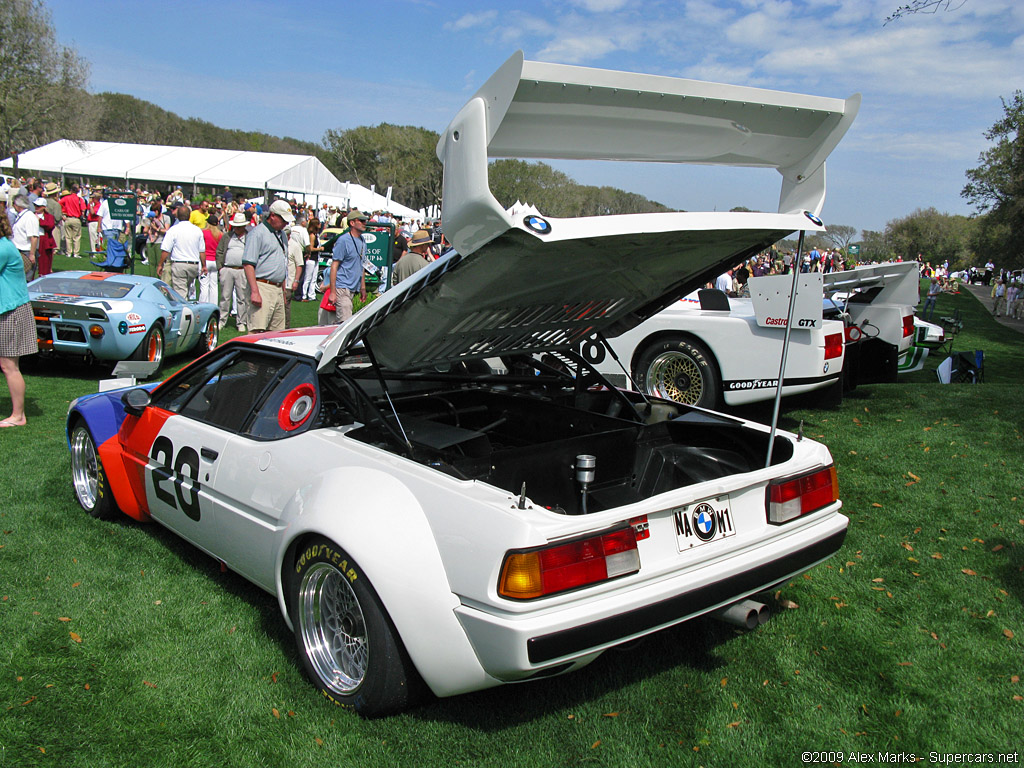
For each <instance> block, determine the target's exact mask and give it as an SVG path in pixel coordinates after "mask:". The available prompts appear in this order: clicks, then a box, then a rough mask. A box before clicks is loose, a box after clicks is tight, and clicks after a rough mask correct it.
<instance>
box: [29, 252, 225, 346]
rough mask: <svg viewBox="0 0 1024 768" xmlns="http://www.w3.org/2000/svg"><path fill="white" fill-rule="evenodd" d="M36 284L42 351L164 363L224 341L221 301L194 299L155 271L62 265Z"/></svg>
mask: <svg viewBox="0 0 1024 768" xmlns="http://www.w3.org/2000/svg"><path fill="white" fill-rule="evenodd" d="M28 290H29V298H31V300H32V310H33V312H34V313H35V318H36V333H37V335H38V338H39V348H40V350H41V351H42V352H48V353H54V354H59V355H74V356H81V357H85V358H88V359H95V360H113V361H116V360H129V359H131V360H148V361H150V362H154V363H160V362H161V361H162V360H163V357H164V354H175V353H177V352H185V351H187V350H195V351H196V352H198V353H199V354H203V353H205V352H208V351H209V350H211V349H213V348H214V347H216V346H217V340H218V331H219V326H218V318H219V315H220V311H219V309H218V307H217V305H216V304H205V303H201V302H196V301H186V300H185V299H183V298H182V297H181V296H179V295H178V294H177V293H176V292H175V291H174V290H173V289H172V288H171V287H170V286H169V285H167V283H165V282H164V281H163V280H158V279H156V278H154V277H144V276H142V275H122V274H117V273H111V272H54V273H53V274H50V275H46V276H45V277H40V278H38V279H36V280H33V281H32V282H31V283H29V285H28Z"/></svg>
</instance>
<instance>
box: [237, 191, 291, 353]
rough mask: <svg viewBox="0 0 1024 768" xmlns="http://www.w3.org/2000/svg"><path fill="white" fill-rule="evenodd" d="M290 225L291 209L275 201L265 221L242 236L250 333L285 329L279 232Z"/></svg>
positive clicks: (283, 241) (284, 242) (284, 263)
mask: <svg viewBox="0 0 1024 768" xmlns="http://www.w3.org/2000/svg"><path fill="white" fill-rule="evenodd" d="M294 222H295V214H293V213H292V209H291V206H290V205H288V203H286V202H285V201H284V200H275V201H274V202H273V203H272V204H271V206H270V212H269V213H268V214H267V220H266V221H264V222H263V223H262V224H260V225H259V226H257V227H255V228H254V229H253V230H252V231H251V232H249V234H248V235H246V236H245V249H244V251H243V253H242V266H243V268H244V269H245V278H246V281H247V282H248V283H249V301H250V303H251V304H252V313H251V315H250V317H249V325H250V329H251V330H252V332H253V333H259V332H260V331H283V330H284V329H285V328H286V327H287V324H286V323H285V317H284V281H285V279H286V278H287V277H288V260H287V253H288V238H287V236H286V235H285V234H284V232H283V230H284V228H285V227H286V226H288V225H289V224H292V223H294Z"/></svg>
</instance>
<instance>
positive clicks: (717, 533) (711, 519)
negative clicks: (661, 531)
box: [672, 496, 736, 552]
mask: <svg viewBox="0 0 1024 768" xmlns="http://www.w3.org/2000/svg"><path fill="white" fill-rule="evenodd" d="M672 513H673V517H674V523H675V526H676V545H677V546H678V547H679V551H680V552H685V551H686V550H688V549H692V548H693V547H699V546H700V545H701V544H707V543H708V542H711V541H717V540H718V539H724V538H727V537H729V536H735V535H736V525H735V523H734V522H733V518H732V509H731V508H730V507H729V497H728V496H722V497H719V498H716V499H705V500H704V501H698V502H697V503H696V504H688V505H687V506H685V507H677V508H676V509H674V510H672Z"/></svg>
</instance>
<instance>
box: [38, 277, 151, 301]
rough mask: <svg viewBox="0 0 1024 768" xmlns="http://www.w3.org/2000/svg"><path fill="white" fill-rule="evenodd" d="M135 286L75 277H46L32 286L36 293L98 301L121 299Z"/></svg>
mask: <svg viewBox="0 0 1024 768" xmlns="http://www.w3.org/2000/svg"><path fill="white" fill-rule="evenodd" d="M133 287H134V286H133V285H132V284H131V283H118V282H115V281H113V280H109V279H108V280H80V279H78V278H75V277H46V278H43V279H42V280H40V281H38V282H37V283H36V284H35V285H33V286H32V291H33V292H34V293H45V294H50V295H56V296H88V297H90V298H96V299H120V298H123V297H124V296H126V295H127V294H128V291H130V290H131V289H132V288H133Z"/></svg>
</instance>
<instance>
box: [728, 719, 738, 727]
mask: <svg viewBox="0 0 1024 768" xmlns="http://www.w3.org/2000/svg"><path fill="white" fill-rule="evenodd" d="M739 726H740V721H739V720H736V721H734V722H731V723H729V724H728V725H726V726H725V727H726V728H739Z"/></svg>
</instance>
